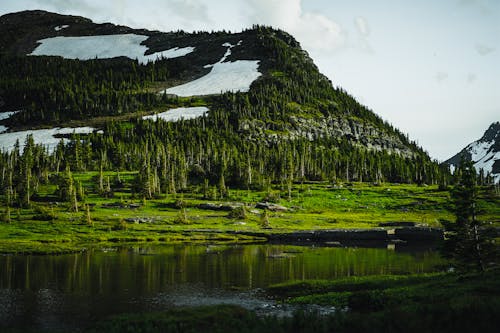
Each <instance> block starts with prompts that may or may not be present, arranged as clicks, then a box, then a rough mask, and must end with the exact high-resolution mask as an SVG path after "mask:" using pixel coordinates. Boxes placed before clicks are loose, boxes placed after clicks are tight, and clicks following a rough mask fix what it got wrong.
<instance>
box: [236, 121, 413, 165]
mask: <svg viewBox="0 0 500 333" xmlns="http://www.w3.org/2000/svg"><path fill="white" fill-rule="evenodd" d="M270 126H271V125H269V124H266V123H264V122H262V121H260V120H258V119H251V120H250V119H248V120H245V121H242V122H241V123H240V126H239V130H240V132H243V133H245V134H247V136H248V138H249V139H250V140H255V139H262V138H263V137H264V138H266V139H267V140H268V141H271V142H275V141H277V140H294V139H298V138H306V139H308V140H310V141H313V140H317V139H319V138H337V139H347V140H349V141H350V142H351V144H353V145H356V146H360V147H366V148H367V149H369V150H376V151H382V150H386V151H388V152H390V153H395V154H399V155H402V156H407V157H412V156H413V155H414V153H413V152H412V150H411V149H410V148H409V147H408V146H407V145H405V144H404V143H403V142H402V141H401V139H400V138H399V137H397V136H396V135H390V134H389V133H387V132H386V131H384V130H382V129H380V128H378V127H375V126H374V125H373V124H372V123H368V122H360V121H354V120H351V119H349V118H347V117H340V116H339V117H323V116H319V115H318V116H317V117H308V118H306V117H299V116H296V115H292V116H290V117H289V122H288V123H282V124H281V125H280V128H279V133H278V132H276V133H275V132H273V131H272V130H271V129H270ZM273 126H276V125H275V124H273Z"/></svg>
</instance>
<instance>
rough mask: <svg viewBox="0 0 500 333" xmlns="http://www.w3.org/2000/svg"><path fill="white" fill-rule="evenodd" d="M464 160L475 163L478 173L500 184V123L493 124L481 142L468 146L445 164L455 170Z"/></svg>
mask: <svg viewBox="0 0 500 333" xmlns="http://www.w3.org/2000/svg"><path fill="white" fill-rule="evenodd" d="M462 158H466V159H468V160H469V161H473V162H474V166H475V168H476V169H477V171H478V172H481V173H482V174H483V175H484V176H487V175H488V174H489V175H490V176H491V177H492V178H493V181H494V182H495V183H498V182H500V122H498V121H497V122H494V123H493V124H491V125H490V127H488V129H487V130H486V132H484V134H483V136H482V137H481V138H480V139H479V140H476V141H474V142H472V143H470V144H468V145H467V146H466V147H465V148H464V149H462V150H461V151H460V152H459V153H458V154H456V155H454V156H453V157H451V158H449V159H448V160H446V161H445V162H444V163H445V164H447V165H449V166H450V167H451V168H452V169H455V168H457V167H458V166H459V165H460V161H461V159H462Z"/></svg>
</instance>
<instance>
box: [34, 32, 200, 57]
mask: <svg viewBox="0 0 500 333" xmlns="http://www.w3.org/2000/svg"><path fill="white" fill-rule="evenodd" d="M146 39H148V36H144V35H136V34H121V35H103V36H82V37H63V36H59V37H51V38H45V39H42V40H39V41H38V43H40V45H39V46H38V47H37V48H35V50H33V52H31V54H29V55H33V56H42V55H45V56H60V57H63V58H67V59H80V60H88V59H95V58H98V59H107V58H115V57H128V58H130V59H137V60H138V61H139V62H140V63H141V64H146V63H148V61H156V60H157V59H159V58H177V57H182V56H185V55H186V54H189V53H191V52H193V51H194V49H195V48H194V47H191V46H189V47H183V48H178V47H174V48H172V49H169V50H166V51H162V52H157V53H153V54H150V55H144V53H145V52H146V51H147V50H148V48H147V46H145V45H141V43H142V42H144V41H145V40H146Z"/></svg>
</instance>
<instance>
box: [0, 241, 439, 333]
mask: <svg viewBox="0 0 500 333" xmlns="http://www.w3.org/2000/svg"><path fill="white" fill-rule="evenodd" d="M441 263H442V260H441V258H440V257H439V255H438V254H436V253H434V252H432V251H427V250H426V251H420V252H417V253H400V252H397V251H390V250H387V249H376V248H315V247H298V246H286V245H245V246H196V245H176V246H154V247H151V246H138V247H132V248H129V247H126V248H120V249H103V250H93V251H89V252H87V253H79V254H69V255H59V256H2V257H0V267H1V268H2V269H1V270H0V328H1V327H2V326H3V327H9V326H27V327H38V328H54V327H61V326H58V325H62V327H71V325H78V326H82V325H83V326H85V325H86V324H87V323H89V322H92V321H93V320H95V319H98V318H102V317H105V316H107V315H109V314H115V313H121V312H136V311H152V310H162V309H165V308H168V307H170V306H173V305H176V304H184V303H185V304H190V303H196V300H199V299H201V298H203V297H205V298H206V297H207V294H208V295H212V294H213V293H216V295H217V297H216V298H215V300H217V299H222V298H224V297H225V298H228V297H229V299H234V298H236V299H237V298H241V297H244V298H247V300H246V301H248V299H250V298H251V297H250V296H248V297H247V296H245V295H246V294H245V295H244V294H237V295H236V296H234V295H235V294H234V293H235V292H236V291H237V292H240V293H241V290H251V289H256V288H263V287H266V286H268V285H269V284H273V283H279V282H283V281H287V280H298V279H331V278H337V277H345V276H359V275H372V274H404V273H416V272H430V271H433V270H434V269H435V267H436V266H437V265H439V264H441ZM241 295H243V296H241ZM193 300H194V301H193ZM65 325H69V326H65Z"/></svg>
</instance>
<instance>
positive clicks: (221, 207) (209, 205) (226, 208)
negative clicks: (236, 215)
mask: <svg viewBox="0 0 500 333" xmlns="http://www.w3.org/2000/svg"><path fill="white" fill-rule="evenodd" d="M241 206H243V204H242V203H226V204H217V203H212V202H207V203H202V204H199V205H198V206H197V208H199V209H205V210H218V211H226V212H230V211H232V210H233V209H235V208H237V207H241Z"/></svg>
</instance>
